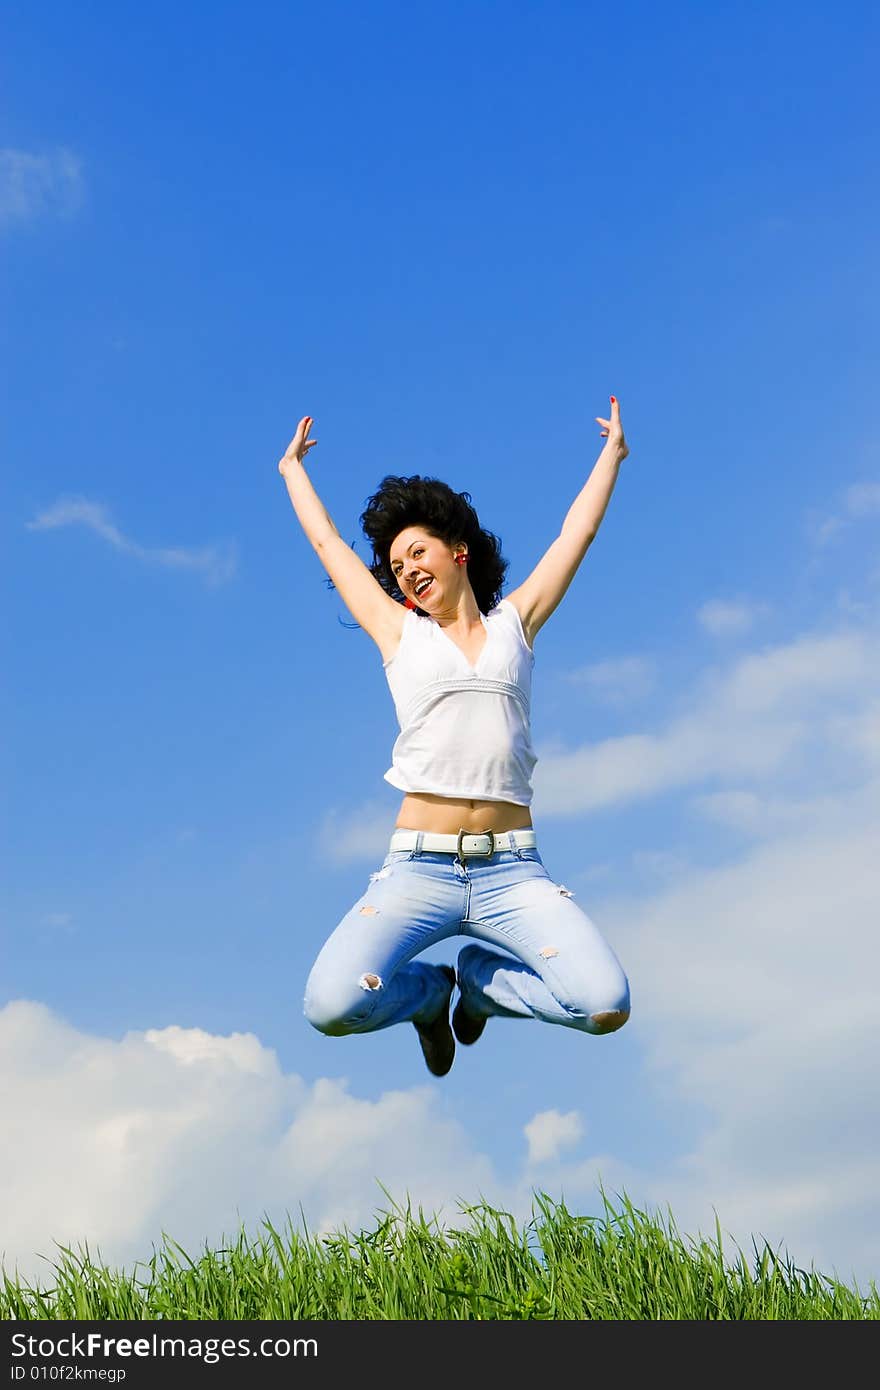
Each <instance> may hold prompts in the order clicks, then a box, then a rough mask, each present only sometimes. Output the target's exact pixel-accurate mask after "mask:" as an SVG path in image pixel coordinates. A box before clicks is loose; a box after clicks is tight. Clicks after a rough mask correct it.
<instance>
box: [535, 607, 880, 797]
mask: <svg viewBox="0 0 880 1390" xmlns="http://www.w3.org/2000/svg"><path fill="white" fill-rule="evenodd" d="M878 697H880V641H878V638H877V635H876V634H875V633H874V632H872V630H871V629H870V627H868V626H866V627H865V629H864V630H863V631H859V630H857V629H852V630H845V631H843V632H840V633H832V634H829V635H825V634H820V635H817V636H807V637H801V638H798V639H796V640H795V641H792V642H788V643H784V644H780V645H779V646H777V647H771V648H769V649H767V650H765V651H763V652H760V653H754V654H749V655H747V656H744V657H742V658H741V659H739V660H738V661H735V662H733V663H731V664H730V665H729V666H728V667H726V668H724V669H715V668H712V669H710V670H708V671H707V672H706V673H704V675H703V676H702V677H701V678H700V679H699V680H698V682H697V685H696V687H695V690H694V692H693V693H692V694H691V696H690V697H689V700H688V704H689V706H690V707H689V708H687V709H686V711H685V713H683V714H681V715H679V716H678V717H677V718H674V719H672V720H670V721H669V723H668V724H667V726H666V727H665V728H664V729H661V730H660V732H657V733H643V734H640V733H633V734H626V735H623V736H621V737H615V738H609V739H605V740H603V741H601V742H598V743H595V744H586V745H582V746H580V747H574V748H567V747H565V746H561V745H560V744H559V742H558V741H557V742H556V743H555V744H554V745H553V746H552V748H551V749H550V750H549V751H548V750H546V749H543V748H541V747H540V746H539V747H538V750H537V751H538V755H539V760H538V765H537V767H536V769H535V774H534V787H535V800H534V810H535V812H536V814H537V815H539V816H540V817H541V818H544V819H546V818H548V817H550V816H565V815H575V814H578V813H584V812H588V811H594V810H597V809H599V808H600V807H607V806H614V805H623V804H626V803H628V802H635V801H644V800H647V799H648V798H650V797H654V796H658V795H660V794H662V793H666V792H669V791H672V790H674V789H683V788H686V787H688V786H695V785H697V784H699V783H703V782H707V781H712V780H727V781H731V782H733V783H734V784H736V785H737V786H738V788H741V787H742V786H743V784H744V783H745V784H747V783H749V782H752V783H756V782H757V783H761V784H763V782H764V780H765V779H766V778H768V777H769V776H770V775H771V774H779V775H783V774H786V775H789V776H795V777H796V776H797V774H798V771H799V770H801V769H803V767H804V765H805V760H806V759H808V758H809V759H813V760H816V761H821V763H822V765H823V766H825V765H826V764H827V765H829V766H830V767H833V769H834V775H835V776H837V777H840V776H842V775H843V774H844V773H845V771H846V769H847V768H849V769H851V770H854V769H857V767H858V765H859V763H860V762H861V760H862V759H863V758H864V756H865V753H866V752H870V750H871V749H872V748H873V742H872V738H873V735H872V732H871V731H872V730H873V716H872V713H871V711H872V709H873V706H872V704H871V702H872V701H873V700H876V699H877V698H878ZM830 699H835V700H836V701H837V702H838V707H837V712H836V716H835V718H834V719H833V720H832V719H830V718H829V711H828V706H827V701H828V700H830ZM853 720H855V723H853ZM854 775H855V772H854Z"/></svg>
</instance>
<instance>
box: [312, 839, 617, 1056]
mask: <svg viewBox="0 0 880 1390" xmlns="http://www.w3.org/2000/svg"><path fill="white" fill-rule="evenodd" d="M459 935H463V936H471V937H475V938H476V939H477V941H480V942H487V943H488V948H487V946H482V945H476V944H472V945H468V946H464V947H462V949H461V951H460V953H459V956H458V963H457V967H456V968H457V974H458V985H459V989H460V990H461V994H462V998H463V999H464V1002H465V1007H466V1008H467V1010H468V1012H469V1013H472V1014H474V1015H476V1016H477V1017H499V1018H538V1019H543V1020H544V1022H545V1023H561V1024H563V1025H565V1026H566V1027H569V1028H579V1029H580V1030H581V1031H583V1032H585V1033H603V1032H608V1031H611V1029H610V1028H609V1026H608V1024H607V1020H606V1019H605V1018H604V1016H605V1015H607V1014H609V1013H612V1014H613V1013H618V1014H622V1015H623V1017H622V1018H621V1017H619V1018H618V1019H617V1020H616V1021H615V1022H614V1023H613V1027H615V1028H616V1027H619V1026H620V1023H621V1022H623V1021H625V1017H626V1014H627V1013H628V1011H629V1006H630V999H629V985H628V983H627V978H626V976H625V974H624V973H623V970H622V968H621V966H620V962H619V961H618V959H617V957H616V956H615V954H614V952H613V951H612V949H611V947H610V946H609V945H608V943H607V942H606V941H605V939H604V937H603V936H602V935H601V933H600V932H599V930H598V928H597V927H596V926H595V925H594V923H593V922H592V921H591V920H590V918H589V917H588V916H587V915H586V914H585V913H584V912H583V911H582V910H581V909H580V908H579V907H578V906H577V904H576V903H575V902H574V900H573V896H572V894H571V893H570V892H569V890H568V889H567V888H565V887H563V886H562V885H561V884H558V883H554V881H553V880H552V879H551V877H550V875H549V874H548V872H547V870H546V869H545V868H544V864H543V861H542V859H541V856H540V854H539V853H538V850H537V849H514V850H502V851H498V852H497V853H495V854H493V855H491V856H490V857H488V858H477V857H473V858H471V857H469V858H467V859H466V861H465V863H464V864H462V863H461V862H460V861H459V860H458V859H457V858H456V856H455V855H454V854H448V853H442V854H441V853H436V852H434V851H424V850H421V851H420V850H398V851H395V852H393V853H390V854H388V855H386V857H385V860H384V862H383V864H382V867H381V868H380V869H378V870H377V871H376V873H373V874H370V881H369V886H368V888H367V891H366V892H365V893H364V895H363V897H361V898H359V899H358V901H357V902H356V903H355V904H354V906H353V907H352V908H351V909H350V911H349V912H347V913H346V915H345V916H344V917H343V919H342V921H341V922H340V923H339V926H338V927H337V928H336V930H335V931H334V932H333V934H332V935H331V936H330V937H329V938H328V940H327V941H326V943H325V944H324V946H323V948H322V950H321V952H320V954H319V956H318V958H317V960H316V961H315V964H314V966H313V967H312V970H311V973H310V975H309V978H308V981H307V983H306V991H305V1001H304V1009H305V1015H306V1018H307V1019H308V1021H309V1022H310V1023H311V1024H312V1025H313V1027H315V1028H317V1029H319V1030H320V1032H322V1033H328V1034H331V1035H334V1036H339V1035H341V1034H344V1033H368V1032H372V1031H373V1030H375V1029H377V1028H388V1027H390V1026H391V1024H392V1023H403V1022H405V1021H407V1020H409V1021H411V1022H418V1023H429V1022H431V1020H432V1019H433V1018H435V1017H436V1015H437V1013H438V1011H439V1010H440V1009H441V1008H442V1007H443V1004H444V1002H445V1000H446V998H447V996H448V992H449V981H448V978H447V977H446V976H445V975H444V974H443V972H442V971H441V970H440V968H439V967H438V966H436V965H432V964H430V963H428V962H420V961H414V960H413V957H414V956H417V955H418V954H419V952H420V951H423V950H424V949H425V948H426V947H428V946H431V945H433V944H434V943H435V942H437V941H444V940H445V939H446V938H447V937H450V936H459ZM495 947H501V948H502V951H503V952H510V953H511V954H509V955H508V954H502V952H501V951H498V950H496V949H489V948H495ZM597 1016H598V1017H597Z"/></svg>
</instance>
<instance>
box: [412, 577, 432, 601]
mask: <svg viewBox="0 0 880 1390" xmlns="http://www.w3.org/2000/svg"><path fill="white" fill-rule="evenodd" d="M433 583H434V581H433V579H429V580H428V582H427V584H417V585H416V590H415V592H416V598H421V597H422V595H423V594H426V593H427V592H428V590H429V589H430V587H431V585H432V584H433Z"/></svg>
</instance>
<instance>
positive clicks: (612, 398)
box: [611, 396, 614, 405]
mask: <svg viewBox="0 0 880 1390" xmlns="http://www.w3.org/2000/svg"><path fill="white" fill-rule="evenodd" d="M611 404H612V405H614V397H613V396H612V397H611Z"/></svg>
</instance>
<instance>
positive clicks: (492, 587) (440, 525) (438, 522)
mask: <svg viewBox="0 0 880 1390" xmlns="http://www.w3.org/2000/svg"><path fill="white" fill-rule="evenodd" d="M360 523H361V527H362V529H363V532H364V535H365V536H366V537H367V540H368V541H369V542H370V544H371V545H372V547H373V560H372V563H371V565H370V570H371V572H372V573H373V574H374V575H375V577H376V579H377V580H378V581H379V583H380V584H381V585H382V588H383V589H384V590H385V592H386V594H388V595H390V597H391V598H393V599H397V601H398V602H402V601H403V593H402V592H401V590H400V588H399V586H398V583H397V580H396V579H395V577H394V574H393V573H392V570H391V566H390V564H389V554H390V551H391V544H392V541H393V540H394V538H395V536H399V535H400V533H401V531H403V530H405V529H406V527H407V526H421V527H423V528H424V530H426V531H427V532H428V534H429V535H431V536H436V537H437V539H438V540H441V541H443V542H444V543H445V544H446V545H449V546H451V545H453V544H455V543H456V542H457V541H464V542H465V544H466V545H467V548H468V564H467V575H468V579H469V580H470V584H471V588H472V589H473V591H474V598H475V599H476V601H477V607H478V608H479V609H480V611H481V612H482V613H489V612H490V611H491V610H492V609H493V608H495V607H496V605H497V604H498V603H499V601H500V599H501V588H502V585H503V583H504V576H505V575H506V573H507V569H508V561H507V560H505V558H504V556H503V555H502V554H501V542H500V541H499V539H498V537H497V536H493V534H492V532H491V531H486V530H484V529H483V527H482V526H481V525H480V521H479V518H478V516H477V514H476V512H475V511H474V509H473V507H472V506H471V496H470V493H469V492H453V490H452V488H451V487H450V486H449V485H448V483H443V482H441V481H440V480H439V478H423V477H421V476H420V475H419V474H418V473H416V474H414V476H413V477H411V478H398V477H394V476H393V475H391V474H389V475H388V476H387V477H385V478H383V479H382V481H381V483H380V484H379V487H378V489H377V491H376V492H374V493H373V495H372V497H368V498H367V505H366V507H365V509H364V511H363V512H362V513H361V516H360ZM416 612H417V613H421V612H422V609H420V608H417V609H416Z"/></svg>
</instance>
